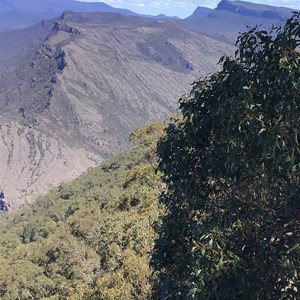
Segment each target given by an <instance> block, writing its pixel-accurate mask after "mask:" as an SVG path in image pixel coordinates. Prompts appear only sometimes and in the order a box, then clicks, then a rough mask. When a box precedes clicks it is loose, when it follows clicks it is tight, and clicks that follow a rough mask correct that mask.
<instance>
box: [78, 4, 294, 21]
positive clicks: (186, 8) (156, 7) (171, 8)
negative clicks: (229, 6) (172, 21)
mask: <svg viewBox="0 0 300 300" xmlns="http://www.w3.org/2000/svg"><path fill="white" fill-rule="evenodd" d="M80 1H86V2H96V1H98V2H105V3H106V4H109V5H111V6H113V7H121V8H127V9H130V10H132V11H135V12H137V13H142V14H151V15H158V14H161V13H164V14H166V15H169V16H179V17H187V16H189V15H191V14H192V13H193V11H194V10H195V9H196V7H197V6H206V7H210V8H215V7H216V6H217V4H218V3H219V2H220V1H221V0H154V1H152V0H80ZM248 2H255V3H262V4H269V5H274V6H286V7H291V8H297V9H300V0H248Z"/></svg>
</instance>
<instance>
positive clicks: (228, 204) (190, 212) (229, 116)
mask: <svg viewBox="0 0 300 300" xmlns="http://www.w3.org/2000/svg"><path fill="white" fill-rule="evenodd" d="M299 44H300V23H299V14H294V15H293V16H292V17H291V18H290V19H289V20H287V22H286V24H285V26H284V27H282V28H281V27H276V28H273V29H272V30H271V32H266V31H262V30H260V29H259V28H253V29H250V30H249V31H247V32H245V33H243V34H242V35H241V36H240V37H239V38H238V41H237V46H238V50H237V52H236V58H235V59H231V58H228V57H226V58H225V57H224V58H222V59H221V61H220V62H221V63H222V69H221V71H219V72H217V73H215V74H213V75H212V76H210V77H208V78H205V79H203V80H200V81H198V82H196V83H195V84H194V87H193V89H192V92H191V95H190V97H188V98H183V99H181V102H180V107H181V110H182V113H183V120H180V121H177V122H173V123H171V124H170V125H169V127H168V129H167V136H166V137H165V138H164V139H163V140H162V141H161V142H160V143H159V147H158V155H159V157H160V164H159V166H160V170H161V171H162V172H163V173H164V182H165V183H166V185H167V191H166V192H165V193H164V194H163V196H162V197H161V200H162V202H163V203H164V204H166V207H167V209H168V212H167V214H166V216H165V217H164V219H163V225H162V227H161V229H160V238H159V239H158V240H157V244H156V249H155V255H154V258H153V264H154V266H155V268H156V272H157V273H156V274H157V284H156V290H155V292H156V298H157V299H165V298H167V297H169V298H171V299H177V298H178V299H181V298H187V299H261V300H262V299H297V298H298V297H299V270H300V243H299V238H300V236H299V229H300V223H299V220H300V203H299V197H300V189H299V181H300V145H299V138H300V133H299V130H300V126H299V125H300V123H299V122H300V55H299Z"/></svg>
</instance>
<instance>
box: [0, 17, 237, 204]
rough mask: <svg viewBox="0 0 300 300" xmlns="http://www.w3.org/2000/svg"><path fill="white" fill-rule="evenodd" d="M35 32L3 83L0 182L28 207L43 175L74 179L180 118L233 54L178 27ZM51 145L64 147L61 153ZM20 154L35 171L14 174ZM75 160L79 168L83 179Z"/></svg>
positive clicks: (138, 23)
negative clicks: (185, 102)
mask: <svg viewBox="0 0 300 300" xmlns="http://www.w3.org/2000/svg"><path fill="white" fill-rule="evenodd" d="M28 30H29V32H30V30H33V31H34V32H38V34H39V35H40V37H38V36H36V40H37V42H36V45H35V46H32V45H31V44H30V43H29V45H28V46H26V45H27V41H23V42H22V43H21V44H20V45H19V47H20V48H21V49H23V50H24V49H25V50H24V54H21V57H23V59H22V58H20V57H19V59H15V57H14V56H11V57H9V58H7V59H6V60H5V61H3V62H2V65H3V71H2V72H1V74H0V76H1V78H0V79H1V82H2V87H1V92H0V103H1V105H2V107H3V109H2V112H1V119H2V124H3V127H2V128H3V132H2V136H3V137H4V138H5V144H6V145H8V146H3V148H2V149H1V151H2V153H3V154H2V155H1V158H2V161H1V168H2V170H1V171H2V172H1V178H0V182H2V185H3V186H4V187H5V189H6V190H7V193H6V195H7V197H8V195H10V199H11V202H16V203H19V204H21V203H22V195H23V193H21V192H19V190H24V189H27V190H28V197H27V196H26V198H28V199H29V198H30V195H31V199H33V198H34V196H35V195H36V193H33V190H36V191H39V192H42V190H41V188H40V187H41V186H43V185H44V181H43V180H42V179H43V178H44V177H43V176H42V175H41V174H44V173H45V172H46V170H47V169H48V168H50V169H51V168H52V165H53V166H54V165H55V162H56V161H57V165H58V166H59V172H60V173H62V174H70V176H67V177H66V180H68V179H71V177H72V176H74V177H75V176H77V175H79V174H80V173H81V172H83V171H84V170H86V169H87V168H88V167H90V166H94V165H95V163H98V162H99V161H102V159H103V158H106V157H108V156H110V155H111V154H112V153H115V152H119V151H121V150H122V149H124V148H127V147H128V145H129V143H128V135H129V132H130V131H131V129H133V128H136V127H141V126H143V125H144V124H145V123H147V122H149V121H151V120H155V119H162V118H164V117H166V116H168V115H169V114H171V113H173V112H174V111H175V109H176V103H177V100H178V99H179V98H180V97H181V96H182V94H184V93H185V92H187V91H188V89H189V85H190V83H192V82H193V81H194V80H195V78H196V77H198V76H200V75H204V74H206V73H208V72H211V71H213V70H215V69H216V63H217V61H218V59H219V57H220V56H222V55H223V54H225V53H231V52H232V48H231V47H230V46H227V45H225V44H222V43H216V41H214V40H211V39H210V38H208V37H205V36H203V35H200V34H199V33H195V32H192V31H189V30H187V29H184V28H183V27H182V26H181V24H180V22H178V21H177V20H172V19H164V20H155V19H149V18H143V17H133V16H124V15H120V14H114V13H96V12H95V13H76V12H65V13H64V14H63V15H62V16H61V18H58V19H56V20H53V21H51V22H50V23H49V24H44V27H43V24H41V23H40V24H39V25H35V26H33V27H31V28H30V29H27V31H28ZM27 31H26V30H25V32H27ZM47 32H48V34H47ZM21 33H24V30H21ZM12 34H13V36H16V32H12ZM0 36H1V35H0ZM6 36H8V34H6ZM29 37H30V34H29ZM29 40H30V39H29ZM5 44H6V47H7V48H6V51H8V52H10V51H9V50H10V46H9V44H11V47H12V48H13V47H15V42H14V39H13V38H12V39H10V42H7V43H5ZM24 45H25V46H26V47H25V46H24ZM23 46H24V47H25V48H24V47H23ZM27 47H28V48H27ZM14 51H16V53H20V50H18V51H17V50H16V49H14ZM21 52H22V51H21ZM208 53H209V54H210V55H209V57H208V55H207V54H208ZM22 55H23V56H22ZM16 82H17V88H12V86H15V83H16ZM5 128H9V131H10V132H13V134H11V135H9V134H8V131H7V130H6V129H5ZM28 128H29V129H30V130H29V132H28ZM18 134H19V135H20V137H19V136H18ZM46 137H47V138H46ZM19 139H21V141H22V142H20V143H19V142H17V141H19ZM52 143H53V144H54V145H58V146H54V150H53V149H52V148H51V144H52ZM14 144H16V146H14V147H11V146H9V145H14ZM19 144H21V146H17V145H19ZM21 147H23V148H24V149H25V150H26V151H24V154H23V155H25V157H26V156H28V157H30V159H29V162H28V164H30V166H31V167H30V166H28V167H27V165H26V163H25V166H24V165H23V166H22V167H21V166H20V169H18V166H17V165H14V166H12V165H11V163H10V161H11V160H10V159H8V158H9V157H13V158H14V160H16V161H18V160H17V156H18V155H19V154H18V153H19V151H20V148H21ZM62 150H63V151H64V152H63V153H62ZM31 153H34V155H33V157H31V156H32V154H31ZM51 153H52V154H51ZM68 156H71V157H73V159H74V161H76V160H78V161H79V165H78V168H77V169H76V170H77V171H76V172H77V174H75V173H76V172H75V171H74V172H73V171H72V165H71V164H70V161H69V159H68ZM22 157H24V156H22ZM46 157H52V158H53V159H52V160H51V161H52V165H49V164H46V163H44V160H45V159H46ZM32 166H40V168H39V167H32ZM79 169H81V170H79ZM22 170H23V171H22ZM16 174H18V175H17V176H19V177H18V178H20V179H18V183H17V184H16V182H15V181H14V180H13V178H14V176H16ZM50 174H52V173H51V172H50ZM71 175H72V176H71ZM15 178H16V177H15ZM21 178H22V179H21ZM59 178H60V179H61V177H59ZM39 180H40V181H39ZM52 181H53V178H52V177H51V178H49V182H52ZM56 182H57V181H53V184H55V183H56ZM16 185H17V189H16ZM46 188H48V185H47V186H45V189H44V190H45V191H46ZM28 201H30V199H29V200H28ZM19 204H18V205H19Z"/></svg>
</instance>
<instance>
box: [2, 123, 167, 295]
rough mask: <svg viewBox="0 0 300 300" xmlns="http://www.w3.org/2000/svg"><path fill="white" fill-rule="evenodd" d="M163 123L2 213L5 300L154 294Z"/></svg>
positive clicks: (152, 125)
mask: <svg viewBox="0 0 300 300" xmlns="http://www.w3.org/2000/svg"><path fill="white" fill-rule="evenodd" d="M164 126H165V125H164V124H159V123H153V124H151V125H149V126H147V127H146V128H145V129H143V130H136V131H134V132H133V134H132V141H134V142H135V144H136V146H135V147H134V148H133V149H132V150H130V151H128V152H125V153H122V154H119V155H118V156H115V157H113V158H111V159H110V160H108V161H106V162H105V163H103V164H101V165H100V166H99V167H97V168H95V169H90V170H89V171H88V172H86V173H84V174H82V175H81V176H80V177H78V178H77V179H76V180H74V181H73V182H70V183H68V184H62V185H60V186H59V187H58V188H56V189H54V190H52V191H51V192H50V193H48V194H47V195H45V196H43V197H40V198H39V199H37V201H36V202H35V203H34V204H33V205H32V206H30V207H28V208H27V209H23V210H20V211H18V212H15V213H12V214H10V215H9V216H8V217H6V219H1V218H0V297H1V299H2V300H11V299H20V300H25V299H35V300H38V299H45V300H46V299H48V300H50V299H51V300H54V299H69V300H75V299H78V300H79V299H86V300H87V299H89V300H91V299H106V300H109V299H111V300H118V299H119V300H121V299H122V300H123V299H126V300H130V299H149V298H150V294H151V286H152V282H151V269H150V267H149V256H150V254H151V252H152V248H153V244H154V239H155V237H156V232H155V229H156V228H157V227H158V217H159V215H162V214H163V209H162V208H158V207H157V197H158V195H159V193H160V191H161V190H162V188H163V186H162V183H161V181H160V173H156V172H155V171H156V168H157V162H156V157H155V156H154V149H155V144H156V141H157V140H158V138H159V137H161V136H162V134H163V129H164Z"/></svg>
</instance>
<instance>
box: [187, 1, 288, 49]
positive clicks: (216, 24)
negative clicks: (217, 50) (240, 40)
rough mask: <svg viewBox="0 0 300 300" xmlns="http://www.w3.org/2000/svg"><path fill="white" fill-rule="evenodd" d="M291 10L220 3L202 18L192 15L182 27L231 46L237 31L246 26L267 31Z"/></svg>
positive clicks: (237, 3) (243, 29)
mask: <svg viewBox="0 0 300 300" xmlns="http://www.w3.org/2000/svg"><path fill="white" fill-rule="evenodd" d="M292 11H293V9H289V8H285V7H275V6H270V5H262V4H256V3H251V2H245V1H230V0H222V1H221V2H220V3H219V4H218V6H217V8H216V9H213V10H211V11H210V12H209V13H207V14H205V15H199V14H197V10H196V11H195V13H194V14H193V15H192V16H191V17H189V18H187V19H185V20H184V21H183V24H184V25H185V26H186V27H187V28H190V29H193V30H196V31H198V32H201V33H203V34H206V35H208V36H210V37H212V38H214V39H216V40H219V41H223V42H226V43H229V44H232V45H234V44H235V41H236V38H237V36H238V34H239V32H243V31H245V30H247V27H249V26H250V27H253V26H256V25H261V26H262V28H264V29H265V30H269V29H270V28H271V27H272V26H273V25H279V24H282V22H283V21H284V20H286V19H287V18H289V17H290V16H291V15H292Z"/></svg>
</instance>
